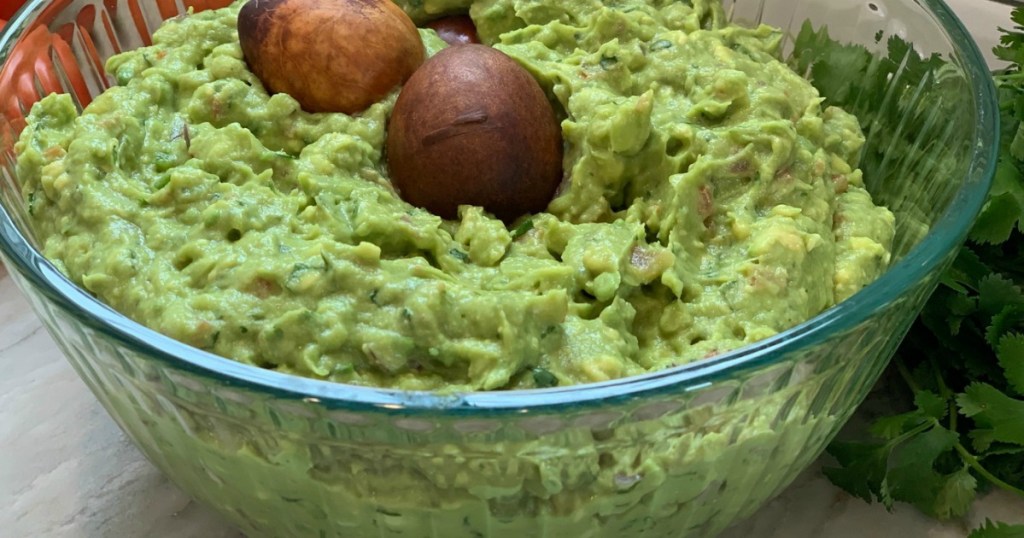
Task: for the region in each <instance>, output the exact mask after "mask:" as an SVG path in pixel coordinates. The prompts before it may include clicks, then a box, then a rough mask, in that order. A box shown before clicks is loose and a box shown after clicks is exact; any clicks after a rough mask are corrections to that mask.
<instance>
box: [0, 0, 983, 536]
mask: <svg viewBox="0 0 1024 538" xmlns="http://www.w3.org/2000/svg"><path fill="white" fill-rule="evenodd" d="M213 4H223V2H211V1H201V0H196V1H189V0H186V1H184V2H180V1H172V0H167V1H165V0H159V1H155V2H140V1H137V0H34V1H31V2H29V3H28V4H27V5H26V6H25V7H24V8H23V9H22V10H21V11H20V12H19V13H18V14H17V15H16V16H15V17H14V18H13V20H11V21H10V23H9V24H8V26H7V27H6V28H5V29H4V30H3V32H2V34H0V58H2V59H3V69H2V71H0V100H2V102H0V143H2V148H0V151H2V158H0V200H2V212H0V254H2V259H3V261H4V262H5V263H6V264H7V267H8V268H9V269H10V272H11V274H12V276H13V279H14V281H15V282H16V283H17V285H18V287H19V288H20V289H21V290H22V291H23V292H24V294H25V296H26V297H27V298H28V300H29V302H30V303H31V304H32V307H33V309H34V310H35V312H36V314H37V315H38V316H39V317H40V318H41V319H42V320H43V322H44V324H45V325H46V327H47V328H48V329H49V331H50V333H51V334H52V336H53V338H54V339H55V340H56V342H57V344H58V345H59V347H60V348H61V349H62V351H63V352H64V353H65V354H66V356H67V357H68V359H69V361H70V362H71V364H72V365H73V367H74V368H75V370H76V371H77V372H78V374H79V375H80V376H81V377H82V379H83V380H84V381H85V382H86V383H87V384H88V386H89V387H90V389H91V390H92V391H93V393H94V394H95V395H96V397H97V398H98V399H99V400H100V401H101V402H102V404H103V405H104V407H105V408H106V409H107V410H108V412H109V413H110V414H111V415H112V416H113V417H114V419H115V420H116V421H117V423H118V424H119V425H120V426H121V428H123V429H124V431H125V432H127V434H128V435H129V436H130V437H131V438H132V440H133V441H134V442H135V443H136V444H137V445H138V447H139V448H140V449H141V450H142V451H143V452H144V453H145V454H146V456H147V457H148V458H149V459H150V460H151V461H152V462H153V463H154V464H155V465H156V466H157V467H159V468H160V469H161V470H162V471H163V472H164V473H165V474H166V475H167V476H169V477H170V478H171V479H172V480H173V481H174V482H175V483H177V484H178V485H179V486H180V487H181V488H182V489H184V490H185V491H187V492H188V493H189V494H191V495H192V496H194V497H195V498H196V499H198V500H199V501H201V502H203V503H205V504H207V505H209V506H211V507H213V508H215V509H216V510H217V511H219V512H220V513H221V514H223V515H224V517H226V518H227V519H228V520H230V521H231V522H233V523H234V524H235V525H237V526H238V527H239V528H240V529H241V530H242V531H243V532H245V533H246V534H247V535H249V536H357V535H358V536H364V535H372V536H436V537H444V538H458V537H477V536H485V535H486V536H538V537H544V536H551V537H561V536H590V537H597V536H609V537H611V536H615V537H618V536H633V535H639V534H643V535H645V536H702V537H707V536H713V535H714V534H716V533H718V532H719V531H721V530H722V529H724V528H725V527H727V526H729V525H730V524H731V523H733V522H735V521H736V520H737V519H739V518H743V517H745V516H747V515H749V514H751V513H752V512H754V511H755V510H756V509H757V508H758V507H759V506H761V505H762V504H763V503H764V502H765V501H767V500H768V499H770V498H771V497H772V496H774V495H775V494H776V493H778V492H779V491H780V490H782V489H783V488H784V487H785V486H786V485H787V484H788V483H789V482H790V481H791V480H792V479H793V478H794V477H795V476H796V475H797V474H798V473H799V472H800V471H801V470H802V469H804V468H805V467H806V466H807V465H808V464H810V462H811V461H813V460H814V459H815V458H816V457H817V456H818V455H819V454H820V453H821V451H822V450H823V448H824V447H825V445H826V444H827V443H828V441H829V440H830V439H831V438H832V437H833V436H834V435H835V434H836V432H837V431H838V429H839V428H840V427H841V425H842V424H843V423H844V422H845V421H846V420H847V419H848V418H849V416H850V414H851V413H852V412H853V410H854V408H855V407H856V406H857V405H858V404H859V403H860V402H861V401H862V399H863V398H864V396H865V395H866V393H867V392H868V390H869V388H870V387H871V386H872V384H873V383H874V382H875V381H876V379H877V378H878V376H879V374H880V372H881V371H882V370H883V368H884V367H885V366H886V364H887V362H888V360H889V359H890V357H891V355H892V354H893V352H894V349H895V348H896V346H897V345H898V344H899V342H900V340H901V339H902V337H903V336H904V334H905V332H906V331H907V329H908V328H909V326H910V324H911V322H912V321H913V320H914V318H915V317H916V315H917V314H918V312H919V310H920V308H921V307H922V305H923V303H924V301H925V299H926V298H927V297H928V295H929V294H930V293H931V292H932V291H933V289H934V287H935V286H936V284H937V282H938V280H939V278H940V276H941V273H942V272H943V270H944V268H945V267H947V266H948V264H949V263H950V262H951V261H952V259H953V258H954V257H955V255H956V253H957V250H958V247H959V246H960V244H961V243H962V242H963V241H964V238H965V236H966V233H967V231H968V230H969V228H970V225H971V223H972V221H973V219H974V218H975V216H976V215H977V213H978V211H979V209H980V207H981V206H982V204H983V202H984V199H985V196H986V193H987V191H988V188H989V185H990V182H991V178H992V174H993V169H994V164H995V159H996V149H997V146H998V140H997V136H998V135H997V133H998V128H997V127H998V126H997V122H998V115H997V108H996V98H995V91H994V88H993V86H992V82H991V78H990V76H989V74H988V71H987V69H986V67H985V64H984V61H983V59H982V56H981V54H980V53H979V51H978V50H977V47H976V46H975V45H974V44H973V42H972V41H971V39H970V38H969V36H968V34H967V32H966V31H965V30H964V28H963V26H962V25H961V24H960V22H959V21H958V20H957V19H956V17H955V16H954V15H953V14H952V13H951V12H950V10H949V8H947V7H946V6H945V4H943V3H942V2H941V1H939V0H873V1H864V0H734V1H732V0H729V1H727V2H726V4H727V8H728V12H729V13H730V15H731V16H732V17H733V18H734V19H736V20H738V21H740V22H744V23H750V24H754V23H757V22H761V21H763V22H766V23H769V24H772V25H775V26H779V27H781V28H783V29H786V30H787V31H788V33H789V34H790V37H792V36H795V35H797V34H798V32H799V31H800V29H801V28H802V27H803V25H804V23H805V21H808V24H809V26H808V27H807V28H808V29H811V28H814V29H819V28H822V27H824V26H828V28H829V30H830V32H831V35H832V37H833V38H834V39H837V40H839V41H842V42H849V43H855V44H859V45H863V47H864V48H863V49H860V50H865V51H869V52H870V53H872V54H874V55H875V60H874V61H873V63H872V65H875V66H876V67H877V66H883V65H888V66H889V67H890V68H892V69H893V72H892V73H891V76H889V77H888V81H889V83H888V88H887V89H886V91H885V92H884V96H885V97H884V98H883V99H882V100H880V101H879V100H872V99H868V98H866V97H865V96H864V95H862V94H860V93H858V88H859V87H860V86H861V85H860V84H859V83H860V82H863V81H862V80H861V79H859V78H857V77H858V76H859V75H857V74H856V73H850V77H851V78H850V81H851V83H850V84H849V85H847V86H846V87H845V88H844V87H843V86H842V85H840V86H839V87H838V89H836V90H835V91H833V95H829V98H830V99H832V100H833V102H836V103H838V104H842V105H844V106H846V107H847V108H848V109H849V110H851V111H852V112H855V113H856V114H857V115H858V116H859V117H860V119H861V121H862V124H863V127H864V130H865V133H866V134H867V136H868V144H867V146H866V148H865V150H864V156H863V158H862V168H863V169H864V172H865V178H866V181H867V183H868V187H869V189H870V190H871V191H872V192H873V194H874V196H875V198H876V200H878V201H880V202H881V203H883V204H885V205H887V206H889V207H890V208H891V209H892V210H893V211H894V213H896V215H897V219H898V222H899V225H898V229H897V239H896V245H895V247H896V248H895V251H894V264H893V266H892V267H891V269H890V270H889V271H888V272H887V273H885V274H884V275H883V276H882V277H881V278H880V279H878V280H877V281H876V282H874V283H873V284H871V285H870V286H868V287H866V288H865V289H864V290H862V291H861V292H859V293H857V294H856V295H855V296H854V297H852V298H851V299H849V300H847V301H845V302H843V303H841V304H839V305H838V306H837V307H834V308H832V309H829V310H827V311H825V312H824V313H822V314H820V315H818V316H817V317H815V318H813V319H811V320H809V321H807V322H805V323H803V324H801V325H799V326H797V327H794V328H793V329H791V330H788V331H786V332H784V333H782V334H779V335H777V336H775V337H772V338H769V339H766V340H764V341H761V342H759V343H757V344H755V345H752V346H749V347H746V348H743V349H740V350H736V351H734V352H730V353H725V354H722V355H719V356H717V357H715V358H713V359H708V360H704V361H701V362H697V363H693V364H688V365H684V366H680V367H676V368H673V369H670V370H666V371H661V372H657V373H652V374H649V375H644V376H639V377H632V378H626V379H621V380H617V381H611V382H605V383H599V384H592V385H583V386H574V387H567V388H553V389H544V390H534V391H510V392H494V393H470V394H447V395H438V394H432V393H414V392H401V391H394V390H381V389H373V388H365V387H354V386H347V385H341V384H333V383H327V382H320V381H313V380H309V379H302V378H298V377H292V376H288V375H283V374H279V373H276V372H273V371H268V370H262V369H259V368H256V367H250V366H247V365H243V364H240V363H237V362H234V361H231V360H227V359H224V358H220V357H217V356H214V355H212V354H209V353H205V352H203V351H199V350H197V349H194V348H191V347H189V346H187V345H185V344H182V343H179V342H176V341H173V340H171V339H169V338H167V337H164V336H162V335H160V334H157V333H156V332H154V331H151V330H149V329H147V328H145V327H142V326H140V325H139V324H137V323H135V322H133V321H131V320H129V319H127V318H126V317H124V316H122V315H120V314H118V313H116V312H114V311H113V310H111V309H110V308H108V307H106V306H104V305H103V304H102V303H100V302H99V301H97V300H96V299H95V298H93V297H92V296H91V295H90V294H89V293H87V292H85V291H83V290H82V289H81V288H79V287H77V286H75V285H74V284H73V283H71V282H70V281H68V280H67V279H66V278H65V277H64V276H63V275H62V274H61V273H60V272H59V271H57V270H56V269H55V268H54V266H53V265H51V264H50V263H49V262H48V261H47V260H46V259H44V258H43V256H41V255H40V254H39V252H38V251H37V250H36V248H35V241H34V239H33V234H32V232H31V230H30V228H29V226H27V222H28V218H27V217H28V216H27V214H26V209H25V205H24V204H23V201H22V196H21V194H20V190H19V187H18V177H17V175H16V172H15V167H14V160H15V155H14V149H13V144H14V141H15V140H16V138H17V134H18V133H19V132H20V130H21V128H22V127H23V125H24V115H25V114H26V113H27V110H28V108H29V106H30V104H31V103H32V102H33V101H35V100H36V99H38V98H39V96H40V95H42V94H45V93H48V92H51V91H58V92H67V93H71V94H72V95H74V96H75V98H76V100H77V102H78V103H84V102H87V101H88V100H89V98H90V97H91V96H94V95H96V94H98V93H99V92H101V91H102V90H103V89H104V88H105V87H107V86H108V85H110V84H111V83H112V79H111V78H110V77H108V76H106V75H105V74H104V73H103V72H102V70H101V69H102V65H103V62H104V61H105V59H106V58H107V57H109V56H110V55H111V54H114V53H116V52H118V51H121V50H127V49H130V48H133V47H138V46H141V45H143V44H146V43H148V40H149V36H150V32H151V31H152V30H153V29H154V28H155V27H156V26H157V25H158V24H159V23H160V22H161V21H162V20H164V19H167V18H170V17H174V16H176V15H178V14H179V13H181V12H182V11H183V10H184V9H186V8H188V7H189V6H192V7H195V8H197V9H202V8H204V7H210V6H211V5H213ZM430 5H431V2H430V1H429V0H428V1H427V2H426V4H425V6H426V8H427V9H429V6H430ZM890 36H899V37H900V38H902V39H905V40H906V41H909V42H910V43H913V44H914V47H915V48H916V49H917V52H918V53H919V54H923V55H929V54H933V53H934V54H938V55H940V56H941V57H942V58H944V60H945V61H944V62H939V63H938V64H936V63H925V64H924V65H925V67H924V68H922V69H923V71H924V72H923V73H922V69H917V70H916V71H915V72H914V73H911V72H910V71H911V70H910V69H904V68H905V67H906V66H907V65H909V64H913V63H914V62H913V61H911V60H913V59H914V57H912V56H908V55H913V54H915V53H914V52H913V51H912V50H911V51H904V52H905V53H906V54H907V55H904V56H902V57H900V56H897V57H895V58H891V59H890V60H892V61H890V62H889V64H885V62H886V61H887V60H885V57H886V54H887V53H888V38H889V37H890ZM795 42H796V41H795V40H793V39H789V40H787V44H786V46H785V51H786V54H793V55H795V58H796V59H794V65H800V66H802V67H805V68H807V73H808V75H809V76H811V77H812V78H813V77H814V74H815V69H814V68H813V67H810V66H808V65H807V62H806V61H804V62H803V63H801V61H800V58H804V59H807V58H818V60H819V61H821V62H829V61H831V59H830V58H829V57H828V55H827V54H822V53H824V52H827V51H828V49H827V48H825V47H809V48H808V47H805V48H803V49H801V50H797V48H796V47H795V46H794V43H795ZM819 56H820V57H819ZM833 59H834V58H833ZM939 65H941V67H938V66H939Z"/></svg>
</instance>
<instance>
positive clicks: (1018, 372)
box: [998, 333, 1024, 396]
mask: <svg viewBox="0 0 1024 538" xmlns="http://www.w3.org/2000/svg"><path fill="white" fill-rule="evenodd" d="M998 355H999V365H1000V366H1002V367H1003V370H1004V371H1005V373H1006V380H1007V382H1009V384H1010V387H1012V388H1013V390H1014V391H1016V392H1017V394H1020V395H1022V396H1024V335H1022V334H1019V333H1013V334H1007V335H1005V336H1003V337H1002V339H1000V340H999V354H998Z"/></svg>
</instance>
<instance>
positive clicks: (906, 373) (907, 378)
mask: <svg viewBox="0 0 1024 538" xmlns="http://www.w3.org/2000/svg"><path fill="white" fill-rule="evenodd" d="M893 363H895V364H896V370H897V371H898V372H899V373H900V377H902V378H903V381H904V382H906V384H907V386H908V387H910V390H912V391H914V392H920V390H921V387H919V386H917V382H916V381H914V377H913V376H911V375H910V370H908V369H907V365H906V364H904V363H903V359H901V358H899V357H897V358H896V360H895V361H893Z"/></svg>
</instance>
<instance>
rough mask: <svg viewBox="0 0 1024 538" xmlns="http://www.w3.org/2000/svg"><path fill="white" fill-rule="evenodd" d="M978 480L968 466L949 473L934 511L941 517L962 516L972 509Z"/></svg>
mask: <svg viewBox="0 0 1024 538" xmlns="http://www.w3.org/2000/svg"><path fill="white" fill-rule="evenodd" d="M977 489H978V481H977V480H976V479H975V478H974V476H973V475H971V472H970V470H969V468H968V467H967V466H964V467H961V468H960V470H958V471H956V472H954V473H952V474H950V475H947V476H946V477H945V483H944V484H942V488H941V489H939V494H938V495H937V496H936V499H935V506H934V513H935V515H936V516H938V517H939V518H940V519H951V518H956V517H962V516H964V515H965V514H967V512H968V511H969V510H970V509H971V503H972V502H974V498H975V496H976V495H977Z"/></svg>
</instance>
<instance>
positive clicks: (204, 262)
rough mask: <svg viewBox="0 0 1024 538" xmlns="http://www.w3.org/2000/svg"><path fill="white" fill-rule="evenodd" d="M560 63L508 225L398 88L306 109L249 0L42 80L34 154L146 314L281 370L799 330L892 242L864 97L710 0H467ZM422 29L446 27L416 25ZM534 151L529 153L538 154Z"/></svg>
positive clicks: (103, 277) (638, 369)
mask: <svg viewBox="0 0 1024 538" xmlns="http://www.w3.org/2000/svg"><path fill="white" fill-rule="evenodd" d="M398 4H399V5H401V6H402V7H403V8H405V9H407V11H408V12H409V13H410V14H411V15H412V16H413V17H414V18H415V19H416V20H417V22H419V23H422V22H424V21H425V20H426V19H427V18H428V17H430V16H434V15H437V14H440V13H446V12H455V11H460V10H462V11H465V10H466V9H468V12H469V14H470V15H471V16H472V18H473V20H474V21H475V23H476V25H477V28H478V33H479V35H480V38H481V39H482V40H483V41H484V43H486V44H489V45H492V46H494V47H496V48H498V49H500V50H501V51H503V52H505V53H506V54H508V55H509V56H511V57H512V58H513V59H515V60H516V61H518V62H519V63H520V64H522V65H523V66H524V67H525V68H526V69H527V70H528V71H529V72H530V73H531V74H533V75H534V76H535V77H536V78H537V80H538V81H539V82H540V84H541V86H542V87H543V88H544V90H545V91H546V92H547V94H548V97H549V99H550V100H551V102H552V104H553V106H554V107H555V108H556V110H557V111H558V114H559V115H560V118H561V120H562V121H561V128H562V135H563V138H564V142H565V160H564V169H565V171H566V174H565V179H564V181H563V184H562V185H561V187H560V188H559V190H558V193H557V194H556V196H555V198H554V199H553V200H552V201H551V202H550V204H549V206H548V208H547V211H545V212H543V213H540V214H535V215H527V216H524V217H523V218H521V219H520V220H519V221H518V222H516V223H512V224H511V225H509V226H506V225H505V224H504V223H503V222H502V221H500V220H497V219H495V218H493V217H492V216H490V215H488V214H486V213H485V212H484V211H482V210H481V209H479V208H476V207H469V206H463V207H462V208H461V209H460V212H459V219H458V220H454V221H446V220H443V219H441V218H439V217H437V216H435V215H432V214H430V213H429V212H427V211H425V210H423V209H420V208H417V207H414V206H411V205H409V204H407V203H405V202H404V201H403V200H402V199H401V198H400V197H399V196H398V194H397V193H396V191H395V189H393V188H392V186H391V184H390V182H389V179H388V177H387V173H386V170H387V166H386V161H385V159H386V156H385V155H383V152H382V147H383V145H384V140H385V134H386V133H385V128H386V125H387V120H388V115H389V112H390V111H391V109H392V106H393V104H394V102H395V99H396V97H397V95H398V90H396V91H395V92H393V93H392V94H391V95H390V96H389V97H388V98H386V99H385V100H384V101H382V102H380V103H377V104H375V105H373V106H371V107H370V108H369V109H368V110H366V111H365V112H363V113H361V114H358V115H356V116H348V115H344V114H340V113H339V114H329V113H320V114H310V113H306V112H304V111H303V110H302V109H301V108H300V106H299V105H298V103H297V102H296V101H295V100H294V99H293V98H291V97H290V96H288V95H285V94H275V95H269V94H268V93H267V92H266V91H265V89H264V88H263V86H262V85H261V83H260V81H259V80H258V79H257V78H256V77H255V76H254V75H253V74H252V73H251V72H250V70H249V69H248V68H247V66H246V63H245V61H244V58H243V56H242V52H241V50H240V47H239V44H238V39H237V31H236V18H237V13H238V9H239V8H240V6H241V4H240V3H236V4H234V5H232V6H230V7H228V8H225V9H221V10H215V11H207V12H202V13H195V14H191V15H190V16H187V17H183V18H180V19H178V20H175V21H173V22H169V23H167V24H165V25H164V26H162V27H161V28H160V30H159V31H157V32H156V33H155V34H154V36H153V45H152V46H149V47H144V48H141V49H138V50H134V51H130V52H125V53H123V54H119V55H117V56H114V57H113V58H111V59H110V60H109V61H108V63H107V66H106V67H107V70H108V71H109V73H110V74H111V75H112V77H113V78H114V79H116V82H117V85H116V86H114V87H112V88H110V89H109V90H107V91H106V92H104V93H103V94H102V95H100V96H98V97H97V98H96V99H95V100H94V101H92V102H91V103H90V104H89V105H88V106H87V107H86V108H85V110H84V111H82V112H81V113H79V111H78V110H77V109H76V107H75V104H74V102H73V101H72V99H71V98H70V97H69V96H66V95H53V96H50V97H47V98H45V99H44V100H42V101H41V102H40V103H38V104H37V105H36V106H35V107H33V110H32V112H31V114H30V116H29V118H28V126H27V127H26V128H25V130H24V132H23V133H22V136H21V139H20V141H19V143H18V145H17V153H18V169H17V170H18V177H19V179H20V180H21V181H22V182H23V190H24V196H25V201H26V204H27V205H28V208H29V211H30V214H31V216H32V219H33V225H34V227H35V231H36V234H37V238H38V240H39V242H40V244H41V246H42V250H43V252H44V253H45V255H46V256H47V257H48V258H49V259H51V260H53V261H54V262H55V263H56V264H57V265H58V267H59V268H60V269H61V270H62V271H63V272H65V273H66V274H67V275H68V276H69V277H70V278H71V279H72V280H74V281H75V282H77V283H79V284H80V285H82V286H83V287H84V288H85V289H87V290H89V291H90V292H92V293H93V294H95V295H96V296H97V297H98V298H100V299H101V300H103V301H104V302H106V303H108V304H109V305H111V306H112V307H113V308H115V309H117V310H119V311H120V312H123V313H124V314H126V315H128V316H130V317H131V318H133V319H135V320H137V321H139V322H140V323H142V324H144V325H147V326H149V327H151V328H153V329H155V330H157V331H159V332H161V333H164V334H166V335H168V336H170V337H173V338H176V339H178V340H181V341H183V342H186V343H188V344H191V345H193V346H195V347H198V348H201V349H205V350H208V351H211V352H213V353H216V354H219V355H222V356H225V357H230V358H232V359H235V360H238V361H241V362H244V363H248V364H253V365H257V366H260V367H264V368H270V369H274V370H277V371H280V372H285V373H290V374H296V375H300V376H307V377H312V378H317V379H324V380H330V381H335V382H342V383H351V384H359V385H372V386H378V387H389V388H400V389H410V390H453V391H471V390H493V389H509V388H535V387H549V386H555V385H570V384H578V383H587V382H595V381H603V380H608V379H614V378H620V377H624V376H630V375H635V374H640V373H644V372H649V371H654V370H659V369H664V368H669V367H672V366H676V365H679V364H683V363H687V362H690V361H697V360H701V359H704V358H707V357H711V356H714V355H716V354H718V353H721V352H724V351H727V350H731V349H734V348H738V347H740V346H743V345H746V344H749V343H751V342H755V341H757V340H760V339H763V338H765V337H767V336H770V335H773V334H776V333H778V332H780V331H783V330H785V329H787V328H789V327H792V326H793V325H795V324H798V323H800V322H802V321H804V320H806V319H808V318H810V317H812V316H814V315H816V314H818V313H819V312H821V311H823V310H824V309H827V308H829V307H830V306H832V305H834V304H836V303H837V302H839V301H842V300H844V299H846V298H847V297H849V296H851V295H852V294H853V293H855V292H856V291H857V290H858V289H860V288H861V287H863V286H864V285H866V284H868V283H869V282H871V281H872V280H873V279H875V278H876V277H878V276H879V275H880V274H881V273H882V272H883V271H884V270H885V269H886V267H887V264H888V262H889V258H890V247H891V242H892V238H893V233H894V218H893V215H892V213H891V212H889V211H888V210H887V209H885V208H883V207H879V206H876V205H875V204H873V202H872V200H871V196H870V194H869V193H868V192H867V191H866V190H865V188H864V184H863V181H862V176H861V172H860V171H859V170H858V168H857V165H858V152H859V150H860V148H861V146H862V144H863V142H864V137H863V135H862V133H861V131H860V128H859V126H858V122H857V120H856V118H854V117H853V116H852V115H850V114H848V113H845V112H844V111H842V110H840V109H837V108H834V107H826V108H823V107H822V99H821V98H820V97H819V95H818V92H817V91H816V90H815V89H814V88H813V87H812V86H811V85H810V84H809V83H808V82H807V81H806V80H804V79H803V78H802V77H801V76H800V75H798V74H797V73H794V72H793V71H792V70H791V69H790V68H788V67H787V65H786V64H785V63H784V62H782V61H781V60H780V50H779V49H780V43H781V40H782V34H781V32H780V31H779V30H777V29H774V28H770V27H767V26H759V27H756V28H745V27H741V26H738V25H734V24H731V23H729V22H728V21H727V17H726V16H725V13H724V11H723V8H722V7H721V5H720V4H719V3H718V2H717V1H715V0H694V1H693V2H676V1H659V0H651V1H646V2H644V1H640V0H622V1H618V2H607V3H598V2H592V1H588V0H569V1H565V2H550V1H539V0H534V1H513V0H478V1H475V2H470V1H468V0H444V1H440V2H436V1H435V2H430V1H427V2H420V1H417V0H402V1H398ZM421 35H422V37H423V41H424V43H425V46H426V48H427V54H428V55H432V54H435V53H436V52H437V51H438V50H440V49H441V48H443V47H444V46H445V44H444V43H443V42H442V41H441V40H440V39H439V38H438V37H437V35H436V34H435V33H434V32H433V31H432V30H421ZM523 158H529V156H528V155H524V156H523Z"/></svg>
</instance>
